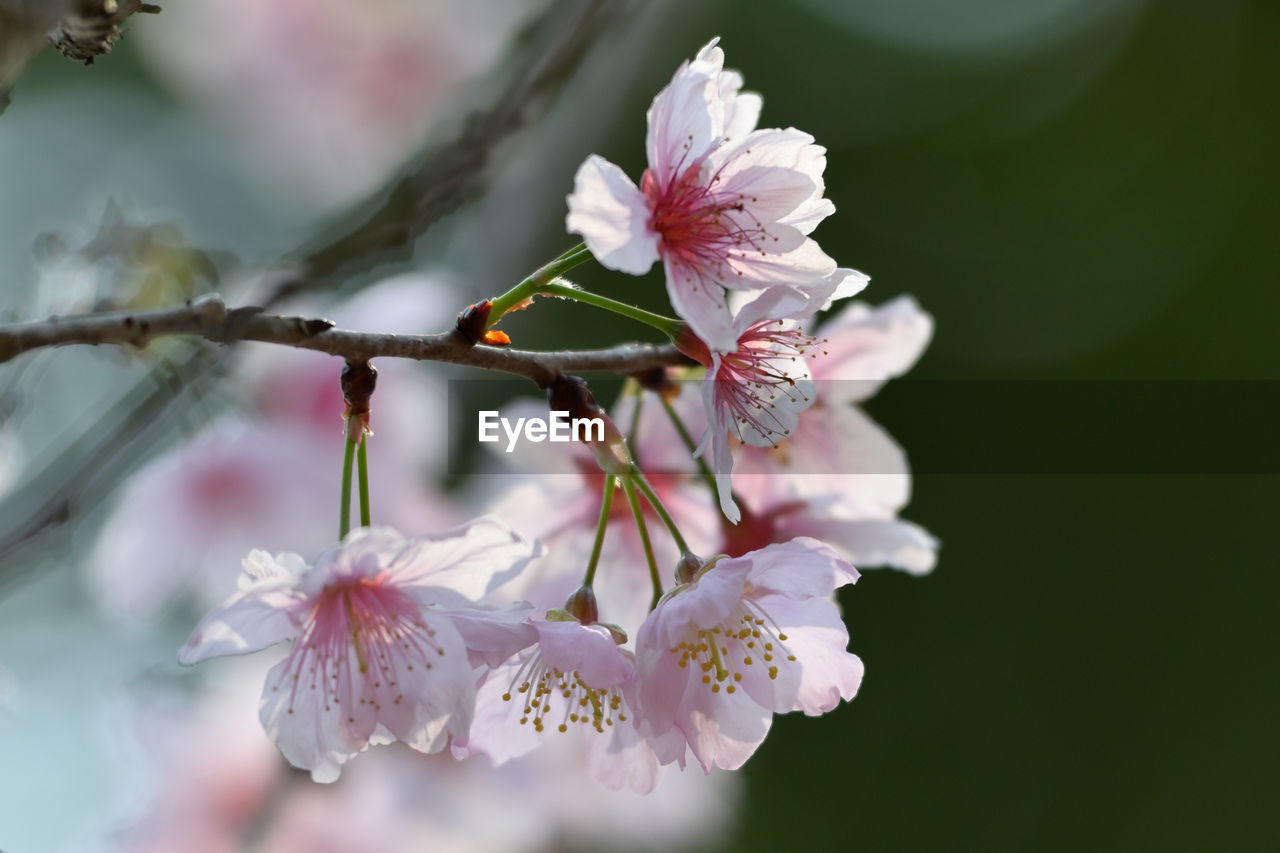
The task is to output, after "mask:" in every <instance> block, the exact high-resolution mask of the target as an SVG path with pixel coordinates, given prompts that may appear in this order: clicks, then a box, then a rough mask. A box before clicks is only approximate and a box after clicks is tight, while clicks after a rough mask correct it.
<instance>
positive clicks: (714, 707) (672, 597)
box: [636, 539, 862, 773]
mask: <svg viewBox="0 0 1280 853" xmlns="http://www.w3.org/2000/svg"><path fill="white" fill-rule="evenodd" d="M857 579H858V573H857V572H856V571H855V570H854V568H853V567H852V566H850V565H849V564H848V563H846V562H845V561H844V560H842V559H841V558H840V557H839V555H837V554H836V553H835V551H833V550H832V549H831V548H830V547H828V546H827V545H824V544H822V543H821V542H818V541H816V540H813V539H796V540H793V541H791V542H787V543H783V544H778V545H769V546H767V547H765V548H762V549H760V550H758V551H753V552H751V553H748V554H744V555H743V556H741V557H724V556H721V557H718V558H713V559H712V560H710V561H708V562H707V564H706V565H705V566H703V567H702V568H701V569H700V570H699V571H698V572H697V574H696V576H695V577H693V578H692V579H691V580H689V581H688V582H686V583H683V584H681V585H680V586H677V587H676V588H675V589H673V590H671V591H670V592H668V593H667V595H666V596H664V598H663V600H662V601H661V602H660V603H659V604H658V606H657V607H656V608H655V609H654V611H653V612H652V613H651V614H650V615H649V618H648V619H647V620H645V622H644V624H643V625H641V626H640V631H639V633H638V635H637V637H636V678H637V684H638V687H637V702H638V708H637V712H638V714H637V723H636V726H637V728H638V729H639V731H640V732H641V734H643V735H644V736H645V737H646V738H648V739H649V741H650V744H651V745H653V747H654V749H655V751H656V752H657V754H658V757H659V759H660V760H661V761H662V763H664V764H667V763H670V762H673V761H675V762H678V763H679V764H680V766H681V767H683V766H684V762H685V756H686V752H687V751H688V750H691V751H692V752H693V755H694V757H695V758H696V759H697V760H698V762H699V763H700V764H701V765H702V768H703V770H705V771H706V772H708V773H709V772H711V768H712V767H720V768H722V769H726V770H735V769H737V768H738V767H741V766H742V764H743V763H744V762H745V761H746V760H747V759H748V758H749V757H750V756H751V754H752V753H754V752H755V750H756V748H757V747H758V746H759V745H760V743H761V742H762V741H763V740H764V738H765V735H767V734H768V732H769V727H770V725H771V723H772V720H773V715H774V714H775V713H786V712H788V711H804V713H805V714H808V715H810V716H816V715H818V714H824V713H826V712H828V711H830V710H832V709H833V708H835V707H836V705H838V704H839V703H840V700H841V699H844V700H846V701H847V700H849V699H852V698H853V696H854V694H855V693H856V692H857V690H858V685H859V684H860V683H861V681H862V662H861V661H859V660H858V658H857V657H856V656H854V655H852V654H850V653H849V652H847V651H846V650H845V646H846V645H847V643H848V640H849V635H848V632H847V631H846V630H845V626H844V623H843V622H842V621H841V619H840V613H839V611H838V610H837V608H836V605H835V604H834V603H833V602H832V600H831V594H832V592H833V591H834V590H835V589H836V588H838V587H841V586H844V585H845V584H850V583H854V582H855V581H856V580H857ZM673 733H674V734H676V735H678V737H674V738H673V737H672V735H673Z"/></svg>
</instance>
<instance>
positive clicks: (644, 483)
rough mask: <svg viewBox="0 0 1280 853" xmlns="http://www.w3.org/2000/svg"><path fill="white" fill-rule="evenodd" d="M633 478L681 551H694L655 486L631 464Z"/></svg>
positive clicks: (688, 552)
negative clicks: (690, 548)
mask: <svg viewBox="0 0 1280 853" xmlns="http://www.w3.org/2000/svg"><path fill="white" fill-rule="evenodd" d="M631 479H632V480H634V481H635V485H636V488H638V489H639V490H640V494H642V495H644V499H645V500H646V501H648V502H649V506H651V507H653V511H654V512H656V513H657V514H658V518H660V519H662V523H663V525H664V526H666V528H667V532H668V533H670V534H671V538H672V539H674V540H675V543H676V547H677V548H679V549H680V553H681V554H690V553H692V552H691V551H690V550H689V543H688V542H685V541H684V537H683V536H681V535H680V528H678V527H676V523H675V521H673V520H672V518H671V513H669V512H667V508H666V507H665V506H663V505H662V501H661V500H660V499H659V498H658V494H657V492H655V491H654V490H653V486H651V485H649V481H648V480H646V479H645V477H644V473H643V472H641V470H640V469H639V468H637V467H635V466H634V465H632V466H631Z"/></svg>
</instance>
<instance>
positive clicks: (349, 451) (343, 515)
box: [338, 419, 356, 540]
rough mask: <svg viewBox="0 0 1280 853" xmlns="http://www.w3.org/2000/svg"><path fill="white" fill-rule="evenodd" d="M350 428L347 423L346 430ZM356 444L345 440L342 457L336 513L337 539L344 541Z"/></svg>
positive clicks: (348, 519)
mask: <svg viewBox="0 0 1280 853" xmlns="http://www.w3.org/2000/svg"><path fill="white" fill-rule="evenodd" d="M350 427H351V422H350V419H348V421H347V428H348V430H349V429H350ZM355 455H356V444H355V442H354V441H352V440H351V439H350V438H348V439H347V448H346V451H345V452H344V453H343V456H342V506H341V508H340V511H339V512H338V539H339V540H342V539H345V538H346V536H347V533H349V532H350V531H351V463H352V461H353V460H354V459H355Z"/></svg>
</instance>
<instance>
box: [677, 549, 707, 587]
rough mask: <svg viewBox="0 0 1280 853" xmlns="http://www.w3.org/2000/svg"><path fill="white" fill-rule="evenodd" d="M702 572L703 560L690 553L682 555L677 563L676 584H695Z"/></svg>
mask: <svg viewBox="0 0 1280 853" xmlns="http://www.w3.org/2000/svg"><path fill="white" fill-rule="evenodd" d="M700 571H702V558H701V557H699V556H698V555H696V554H690V553H689V552H688V551H686V552H685V553H683V554H681V555H680V561H679V562H678V563H676V583H693V579H694V578H696V577H697V576H698V572H700Z"/></svg>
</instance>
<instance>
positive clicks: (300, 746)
mask: <svg viewBox="0 0 1280 853" xmlns="http://www.w3.org/2000/svg"><path fill="white" fill-rule="evenodd" d="M293 683H294V682H293V671H292V669H291V667H290V661H289V659H287V658H286V659H285V660H282V661H281V662H280V663H278V664H276V665H275V666H273V667H272V668H271V670H270V671H269V672H268V673H267V682H266V687H265V688H264V690H263V694H262V703H261V704H260V705H259V708H258V716H259V718H260V719H261V721H262V726H263V728H264V729H265V730H266V732H267V737H269V738H270V739H271V740H272V742H273V743H275V745H276V748H277V749H279V750H280V752H281V754H282V755H284V757H285V759H286V760H287V761H288V762H289V763H290V764H292V765H293V766H294V767H298V768H301V769H303V770H310V771H311V778H312V780H313V781H315V782H334V781H337V779H338V775H339V774H340V773H341V771H342V765H343V764H344V763H345V762H347V761H349V760H350V759H351V758H352V757H354V756H355V755H357V754H358V753H359V752H360V751H361V750H362V749H363V748H364V746H365V743H366V742H367V739H366V740H365V741H361V740H360V739H359V738H356V737H349V736H347V735H346V733H345V732H344V730H343V729H342V728H341V727H340V726H338V725H337V722H336V720H337V717H336V715H334V714H333V713H332V711H326V710H325V708H324V705H323V703H321V702H311V701H308V702H299V703H297V704H296V705H295V706H294V707H293V708H292V711H293V713H289V711H290V708H289V704H290V702H289V699H288V696H289V691H290V690H291V689H292V686H293ZM361 715H362V717H363V716H365V712H364V711H363V710H362V711H361ZM362 722H363V720H362Z"/></svg>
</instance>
